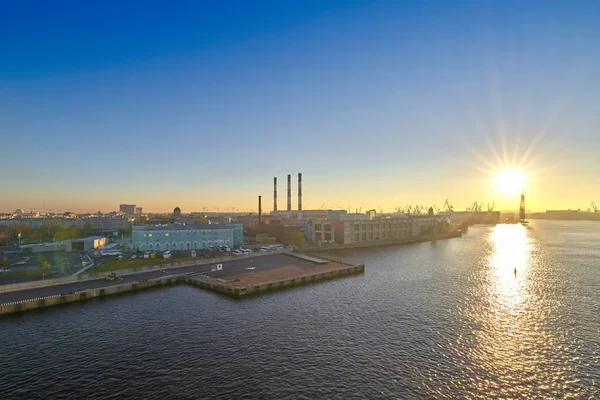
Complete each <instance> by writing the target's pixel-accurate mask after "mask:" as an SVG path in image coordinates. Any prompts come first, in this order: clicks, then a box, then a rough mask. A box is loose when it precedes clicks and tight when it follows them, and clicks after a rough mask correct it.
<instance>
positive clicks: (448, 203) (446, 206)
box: [444, 199, 454, 212]
mask: <svg viewBox="0 0 600 400" xmlns="http://www.w3.org/2000/svg"><path fill="white" fill-rule="evenodd" d="M444 209H445V210H446V211H448V212H452V211H454V206H453V205H451V204H450V202H449V201H448V199H446V202H445V203H444Z"/></svg>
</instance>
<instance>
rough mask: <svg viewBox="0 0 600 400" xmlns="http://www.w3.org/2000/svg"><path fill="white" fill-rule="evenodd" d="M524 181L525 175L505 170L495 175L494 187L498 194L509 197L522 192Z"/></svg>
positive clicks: (513, 170) (514, 170)
mask: <svg viewBox="0 0 600 400" xmlns="http://www.w3.org/2000/svg"><path fill="white" fill-rule="evenodd" d="M525 181H526V179H525V175H523V174H522V173H521V172H520V171H519V170H516V169H513V168H505V169H503V170H502V171H500V172H498V174H497V175H496V178H495V179H494V186H495V187H496V190H497V191H498V192H500V193H502V194H504V195H507V196H511V195H516V194H519V193H521V191H523V190H524V187H525Z"/></svg>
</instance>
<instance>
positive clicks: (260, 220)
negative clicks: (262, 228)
mask: <svg viewBox="0 0 600 400" xmlns="http://www.w3.org/2000/svg"><path fill="white" fill-rule="evenodd" d="M261 197H262V196H258V224H259V225H260V224H262V198H261Z"/></svg>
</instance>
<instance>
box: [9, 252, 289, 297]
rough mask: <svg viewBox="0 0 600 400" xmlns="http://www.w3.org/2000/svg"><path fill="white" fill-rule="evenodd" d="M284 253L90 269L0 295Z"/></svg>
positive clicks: (11, 287) (13, 286) (26, 284)
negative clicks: (133, 266) (97, 269)
mask: <svg viewBox="0 0 600 400" xmlns="http://www.w3.org/2000/svg"><path fill="white" fill-rule="evenodd" d="M285 251H286V250H279V251H278V250H275V251H271V252H269V253H254V254H250V255H240V256H235V257H232V256H225V257H221V258H212V259H198V260H195V261H191V262H189V261H188V262H173V263H169V264H159V265H152V264H149V265H147V266H140V267H137V268H131V269H115V270H113V271H103V272H94V270H93V269H92V270H91V271H86V273H84V274H80V275H76V276H68V277H64V278H54V279H45V280H37V281H30V282H24V283H13V284H8V285H0V293H6V292H15V291H21V290H27V289H35V288H42V287H49V286H59V285H65V284H70V283H74V282H85V281H92V280H96V279H102V278H104V276H105V275H106V274H108V273H109V272H115V273H116V274H117V275H119V276H125V275H136V274H143V273H147V272H151V271H162V270H167V271H171V270H177V269H178V268H186V267H194V266H197V267H199V266H203V265H211V264H214V263H218V262H227V261H230V260H242V259H249V258H255V257H262V256H266V255H269V254H276V253H283V252H285Z"/></svg>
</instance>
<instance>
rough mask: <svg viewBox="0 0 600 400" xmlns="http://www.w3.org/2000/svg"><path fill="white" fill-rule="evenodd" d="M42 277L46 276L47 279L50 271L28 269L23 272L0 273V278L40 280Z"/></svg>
mask: <svg viewBox="0 0 600 400" xmlns="http://www.w3.org/2000/svg"><path fill="white" fill-rule="evenodd" d="M42 275H46V276H47V277H49V276H51V271H50V270H49V269H47V268H46V269H41V268H40V269H28V270H24V271H8V272H0V277H4V278H22V277H28V278H33V277H39V278H40V279H41V278H42Z"/></svg>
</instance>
